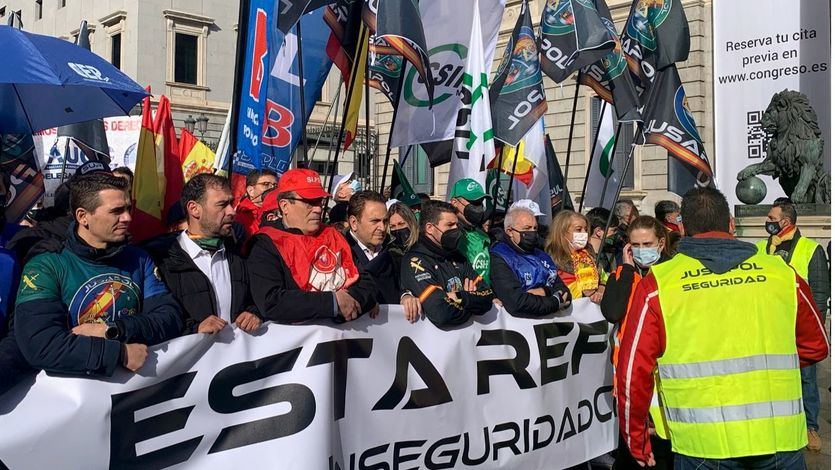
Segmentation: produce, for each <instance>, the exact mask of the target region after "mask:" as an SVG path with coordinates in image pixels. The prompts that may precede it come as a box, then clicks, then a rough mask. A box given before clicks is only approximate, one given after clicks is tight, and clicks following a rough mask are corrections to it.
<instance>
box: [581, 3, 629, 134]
mask: <svg viewBox="0 0 835 470" xmlns="http://www.w3.org/2000/svg"><path fill="white" fill-rule="evenodd" d="M597 9H598V12H599V13H600V20H601V21H603V24H604V25H605V26H606V29H608V30H609V36H610V37H611V39H612V41H614V42H615V47H614V49H612V50H610V51H609V52H608V53H607V54H606V55H605V56H604V57H603V58H602V59H600V60H599V61H597V62H595V63H593V64H590V65H588V66H587V67H585V68H584V69H583V70H582V71H581V73H580V83H582V84H584V85H587V86H589V87H591V88H592V89H593V90H594V92H595V93H597V95H598V96H600V97H601V98H603V99H604V100H606V101H607V102H609V103H611V104H614V106H615V112H616V114H617V116H618V121H622V122H630V121H640V120H641V115H640V113H639V112H638V108H640V105H639V101H638V93H637V91H636V90H635V84H634V83H632V78H631V77H630V76H629V71H628V67H627V62H626V57H625V56H624V54H623V49H622V47H621V43H620V38H619V37H618V32H617V30H616V29H615V23H614V22H612V14H611V13H610V12H609V7H607V6H606V2H605V1H603V0H599V1H597Z"/></svg>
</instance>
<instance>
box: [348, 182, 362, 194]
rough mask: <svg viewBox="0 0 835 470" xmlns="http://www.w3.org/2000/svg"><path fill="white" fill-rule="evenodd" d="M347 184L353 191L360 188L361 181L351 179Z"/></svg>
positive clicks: (357, 190)
mask: <svg viewBox="0 0 835 470" xmlns="http://www.w3.org/2000/svg"><path fill="white" fill-rule="evenodd" d="M349 186H350V187H351V191H353V192H355V193H356V192H359V191H360V190H361V189H362V183H360V181H359V180H353V181H351V184H350V185H349Z"/></svg>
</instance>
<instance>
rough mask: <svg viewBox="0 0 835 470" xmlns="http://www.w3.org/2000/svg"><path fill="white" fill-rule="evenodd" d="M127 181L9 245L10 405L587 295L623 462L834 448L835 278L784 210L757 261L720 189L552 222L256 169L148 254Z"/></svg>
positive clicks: (107, 179) (94, 186) (198, 186)
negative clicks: (166, 347)
mask: <svg viewBox="0 0 835 470" xmlns="http://www.w3.org/2000/svg"><path fill="white" fill-rule="evenodd" d="M131 180H132V174H131V173H130V170H128V169H126V168H125V169H117V170H113V171H112V172H111V171H110V170H109V169H107V168H106V167H104V166H102V165H100V164H99V165H95V164H88V165H85V166H83V167H81V168H80V169H79V172H78V173H77V174H76V175H75V176H73V177H72V178H71V179H70V180H69V181H67V182H66V183H65V184H63V185H62V186H61V187H60V188H59V190H58V191H57V192H56V202H55V206H54V207H52V208H50V209H49V211H48V212H49V216H48V217H46V216H42V217H40V218H39V219H40V220H38V221H37V223H35V224H34V226H33V227H28V228H21V227H18V226H15V227H7V229H6V230H5V231H4V236H3V242H4V248H3V249H2V251H0V263H2V264H3V265H4V266H5V267H6V269H3V270H2V273H0V276H2V277H3V279H2V285H0V299H2V300H1V301H0V309H2V310H3V311H2V314H3V316H4V321H3V325H4V326H7V328H5V329H4V330H5V331H4V332H3V338H2V341H0V393H2V392H3V391H5V390H8V389H9V388H11V387H12V386H13V385H14V384H16V383H18V382H20V381H21V380H23V379H25V378H26V377H29V376H31V375H32V374H34V373H35V372H37V371H38V370H45V371H47V372H53V373H60V374H69V375H79V376H91V377H108V376H111V375H112V374H113V373H114V371H115V370H117V369H118V368H120V367H121V368H125V369H127V370H130V371H137V370H138V369H140V368H141V367H142V366H143V364H144V362H145V360H146V358H147V355H148V350H147V348H148V346H153V345H155V344H158V343H161V342H164V341H167V340H170V339H172V338H176V337H178V336H182V335H188V334H195V333H199V334H216V333H218V332H219V331H221V330H223V329H224V328H227V327H231V326H232V325H234V326H235V327H237V328H239V329H241V330H243V331H244V332H246V333H254V332H256V331H257V330H258V329H259V328H261V327H262V324H263V323H264V322H268V321H271V322H277V323H281V324H288V325H289V324H294V323H299V322H305V321H309V320H331V321H334V322H340V323H341V322H348V321H353V320H355V319H357V318H359V317H361V316H363V315H366V314H367V315H371V316H376V315H378V314H379V310H380V309H379V306H380V305H385V304H399V305H401V306H402V307H403V312H404V314H405V316H406V318H407V319H408V321H410V322H415V321H417V320H418V319H420V318H421V317H425V318H426V319H428V320H429V321H431V322H432V323H433V324H435V325H436V326H437V327H439V328H445V327H450V326H454V325H461V324H465V323H467V322H468V320H470V318H471V317H472V316H473V315H482V314H484V313H486V312H487V311H489V310H490V309H491V308H493V306H494V305H497V306H501V307H503V308H504V310H505V311H506V312H507V313H508V314H510V315H514V316H520V317H528V318H536V317H544V316H548V315H552V314H555V313H557V312H560V311H564V310H566V309H568V308H569V306H570V305H571V303H572V301H573V300H576V299H579V298H582V297H588V298H589V300H590V301H591V302H594V303H596V304H599V305H600V308H601V310H602V312H603V315H604V317H605V318H606V319H607V320H608V321H610V322H611V323H613V324H615V325H616V327H615V332H616V334H615V353H614V355H613V358H612V360H613V363H614V364H615V369H616V375H615V384H616V385H615V395H616V397H617V401H618V408H619V417H620V423H621V436H622V438H621V445H620V447H619V451H618V452H617V456H616V457H615V466H616V468H632V467H635V466H644V465H658V466H663V467H666V468H672V452H673V450H675V451H676V453H677V454H684V455H686V456H690V457H692V458H697V457H698V458H702V459H731V458H736V457H741V456H756V455H774V456H777V457H775V458H778V457H779V458H782V459H784V460H781V462H783V463H785V464H786V466H782V465H778V467H779V468H795V467H791V465H789V463H790V461H792V460H791V459H793V458H795V456H794V455H795V454H793V452H794V453H797V452H799V449H801V448H803V447H804V446H805V445H806V443H807V440H808V446H809V448H810V449H812V450H819V449H820V438H819V436H818V434H817V429H818V425H817V415H818V408H819V406H820V404H819V401H820V400H819V397H818V395H817V385H816V377H815V366H814V363H815V362H818V361H820V360H822V359H823V358H825V357H826V355H827V354H828V343H827V339H826V334H825V331H824V329H823V327H822V323H823V314H824V313H825V312H826V309H827V304H828V299H829V294H830V283H829V265H828V261H827V256H826V254H825V252H824V250H823V248H822V247H821V246H819V245H818V244H817V243H815V242H814V241H812V240H810V239H808V238H806V237H803V236H802V235H801V233H800V230H799V229H798V228H797V211H796V209H795V207H794V205H793V204H792V203H791V202H790V201H788V200H785V199H783V200H778V201H776V202H775V203H774V206H773V208H772V209H771V211H770V212H769V214H768V217H767V220H765V221H763V222H764V226H765V228H766V230H767V231H768V233H769V234H770V237H769V238H768V239H767V240H763V241H762V242H761V243H759V244H758V245H757V246H755V245H753V244H750V243H746V242H743V241H739V240H736V239H735V238H734V235H733V234H734V221H733V218H732V217H730V212H729V208H728V203H727V201H726V200H725V198H724V196H723V195H722V194H721V193H720V192H718V191H717V190H715V189H709V188H703V189H694V190H692V191H690V192H689V193H688V194H687V195H685V196H684V198H683V200H682V203H681V206H679V204H677V203H676V202H674V201H661V202H659V203H657V204H656V205H655V207H654V208H652V209H654V214H655V216H654V217H652V216H649V215H640V214H639V211H638V209H637V207H636V206H635V204H634V203H633V202H632V201H630V200H621V201H618V202H617V203H616V204H615V206H614V208H613V210H611V211H610V210H609V209H607V208H602V207H598V208H593V209H591V210H589V211H587V212H586V213H585V214H581V213H578V212H574V211H571V210H560V211H558V212H556V213H555V214H549V215H551V216H553V220H551V218H552V217H548V216H546V214H544V213H543V212H542V208H541V207H539V206H538V205H537V204H536V203H535V202H533V201H531V200H519V201H516V202H514V203H513V204H512V205H510V206H509V207H507V208H506V209H505V208H495V209H493V210H490V211H488V210H487V207H488V204H486V203H487V200H488V199H489V195H488V194H486V193H485V191H484V188H483V187H482V186H481V184H479V183H478V182H477V181H475V180H473V179H469V178H465V179H461V180H459V181H457V182H455V183H454V185H453V187H452V189H451V192H450V201H449V202H445V201H439V200H429V198H428V197H412V198H410V199H409V200H407V201H399V200H395V199H387V198H386V197H384V196H383V195H382V194H380V193H378V192H375V191H371V190H363V189H362V188H361V186H360V185H359V184H358V183H357V181H356V180H350V181H344V182H340V183H339V184H337V186H336V188H335V190H334V191H333V192H334V194H330V193H328V192H327V191H326V190H325V189H324V188H323V185H322V182H321V180H320V177H319V175H318V174H317V173H316V172H315V171H313V170H310V169H292V170H289V171H287V172H286V173H284V174H283V175H281V177H278V175H276V174H275V173H273V172H271V171H269V170H256V171H253V172H252V173H250V174H249V175H248V176H247V178H246V189H245V195H244V196H243V197H242V198H241V199H239V200H236V198H235V196H234V195H233V189H232V186H231V184H230V182H229V180H228V179H226V178H223V177H220V176H217V175H213V174H200V175H197V176H195V177H193V178H192V179H191V180H189V181H188V182H187V183H186V185H185V188H184V189H183V192H182V197H181V199H180V202H179V203H178V204H177V205H176V207H174V208H172V209H171V210H170V211H169V217H168V221H167V222H168V224H169V226H170V233H167V234H163V235H160V236H159V237H156V238H153V239H151V240H146V241H143V242H142V243H139V244H134V243H131V236H130V233H129V229H128V228H129V225H130V222H131V196H130V188H131ZM4 183H5V185H4V187H3V188H0V189H2V191H0V197H2V194H5V193H6V192H7V191H6V189H7V188H8V179H7V180H6V181H4ZM329 201H332V202H335V205H334V206H333V207H332V208H331V209H330V210H329V211H326V206H327V204H328V202H329ZM0 206H2V205H0ZM489 206H490V207H492V205H489ZM546 210H548V209H546ZM548 220H551V221H550V223H546V221H548ZM11 232H15V233H11ZM775 255H776V256H775ZM749 271H750V272H749ZM718 286H724V287H727V288H729V289H738V291H733V292H737V293H738V294H739V295H737V294H733V295H728V293H729V292H731V291H725V292H724V294H720V293H713V292H714V291H712V290H711V288H712V287H718ZM810 286H811V288H810ZM662 312H663V314H662ZM717 328H719V329H721V330H722V331H717ZM723 334H725V335H726V337H725V336H722V335H723ZM723 338H725V339H723ZM717 351H718V352H717ZM716 354H719V356H716ZM720 356H721V357H720ZM748 357H751V358H754V359H751V360H743V361H742V362H739V361H737V362H736V363H735V362H733V361H734V360H736V359H735V358H737V359H738V358H743V359H744V358H748ZM783 357H793V358H794V359H793V360H788V363H787V364H788V365H786V364H784V363H782V362H780V360H781V359H780V358H783ZM759 358H765V359H763V361H764V362H763V363H762V364H760V362H759V360H760V359H759ZM746 361H747V362H746ZM743 363H744V364H743ZM728 364H731V365H728ZM752 364H753V365H752ZM720 366H722V367H725V366H727V367H731V366H734V367H736V366H739V367H743V368H744V367H749V368H748V369H744V371H743V372H744V373H737V372H739V371H736V370H734V371H731V370H730V369H723V368H722V367H720ZM712 367H713V368H712ZM798 369H799V372H798ZM729 377H730V378H729ZM801 381H802V402H803V406H802V408H800V409H799V410H798V409H796V407H792V406H793V405H794V404H796V403H797V402H798V400H800V399H801ZM711 387H712V388H711ZM656 389H658V390H656ZM654 390H655V391H654ZM694 390H701V392H702V393H696V392H695V391H694ZM662 391H663V393H658V392H662ZM659 395H662V398H661V400H662V401H663V402H664V406H659V405H658V401H657V400H656V399H658V398H659ZM751 395H755V396H751ZM772 401H774V402H775V403H776V402H777V401H780V403H790V404H792V406H790V407H789V410H788V411H786V410H782V409H780V410H778V411H779V412H774V413H771V414H769V415H768V416H769V419H763V418H764V417H765V415H763V416H760V415H757V414H756V413H753V414H751V410H754V411H757V410H759V411H761V410H762V406H761V407H759V408H757V407H754V406H753V405H752V406H751V407H747V406H748V405H746V404H748V403H753V404H760V405H763V404H765V405H768V406H770V405H769V403H771V402H772ZM768 406H766V408H768ZM772 408H773V407H772ZM716 410H719V411H716ZM783 411H785V412H783ZM676 413H677V414H676ZM746 413H747V414H746ZM722 420H726V421H727V422H722ZM740 422H742V423H745V424H744V425H742V424H739V423H740ZM801 431H802V432H801ZM670 436H673V439H674V444H675V445H674V446H672V447H671V444H670V441H669V440H668V439H669V438H670ZM717 449H718V450H717ZM783 454H785V455H783ZM786 462H789V463H786ZM677 468H678V467H677ZM683 468H690V467H683ZM693 468H695V466H694V467H693ZM797 468H800V467H797Z"/></svg>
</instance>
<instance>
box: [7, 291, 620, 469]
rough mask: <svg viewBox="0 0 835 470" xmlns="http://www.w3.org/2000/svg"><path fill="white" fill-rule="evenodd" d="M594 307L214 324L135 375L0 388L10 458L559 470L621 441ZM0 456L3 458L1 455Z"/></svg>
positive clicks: (37, 462)
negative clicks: (462, 321) (529, 315)
mask: <svg viewBox="0 0 835 470" xmlns="http://www.w3.org/2000/svg"><path fill="white" fill-rule="evenodd" d="M609 329H610V328H609V324H608V323H607V322H606V321H605V320H604V319H603V317H602V315H601V314H600V310H599V308H598V307H597V306H595V305H593V304H591V303H589V302H588V301H587V300H580V301H575V302H574V306H573V312H572V313H571V314H570V315H568V314H561V315H557V316H553V317H550V318H546V319H522V318H514V317H511V316H509V315H508V314H507V313H506V312H504V311H503V310H501V311H499V310H496V309H494V310H492V311H491V312H489V313H487V314H486V315H484V316H483V317H477V318H475V319H474V321H473V322H472V323H471V324H469V325H466V326H463V327H460V328H455V329H451V330H441V329H438V328H436V327H435V326H433V325H432V324H431V323H429V322H428V321H427V320H421V321H419V322H417V323H416V324H409V323H408V322H407V321H406V320H405V319H404V318H403V312H402V309H401V308H400V307H399V306H382V307H381V313H380V316H379V317H377V318H376V319H371V318H368V317H364V318H361V319H359V320H357V321H354V322H351V323H349V324H345V325H334V324H307V325H293V326H287V325H278V324H269V325H268V326H267V327H264V328H262V330H263V331H261V332H260V333H259V334H256V335H254V336H250V335H248V334H246V333H243V332H241V331H240V330H233V329H231V328H227V329H225V330H224V331H223V332H221V333H219V334H218V335H217V336H214V337H212V336H206V335H200V334H197V335H191V336H187V337H184V338H179V339H176V340H173V341H170V342H168V343H166V344H163V345H160V346H158V347H155V348H153V349H152V352H151V353H150V354H149V358H148V362H147V363H146V365H145V366H144V367H143V368H142V369H141V370H140V371H139V373H138V374H135V375H134V374H128V373H126V372H122V371H120V372H118V373H117V374H116V376H114V377H113V378H111V379H108V380H96V379H87V378H67V377H53V376H49V375H47V374H44V373H41V374H40V375H38V376H37V378H36V379H35V381H34V384H31V383H30V384H24V385H22V386H19V387H18V388H16V389H14V390H12V391H10V392H9V393H7V394H6V395H4V396H2V397H0V461H2V463H3V464H5V465H6V466H8V467H9V468H13V469H29V468H31V469H43V468H107V467H110V468H142V469H153V468H164V467H169V466H174V465H179V466H180V468H200V469H214V468H217V469H229V468H254V466H261V467H270V468H282V469H316V470H322V469H328V470H335V469H341V470H346V469H356V470H359V469H372V468H373V469H379V470H384V469H385V470H394V469H398V468H400V469H403V468H432V469H452V468H455V469H460V468H485V469H487V468H489V469H493V468H519V469H528V470H530V469H556V468H562V467H568V466H572V465H575V464H578V463H581V462H585V461H587V460H589V459H591V458H593V457H596V456H598V455H601V454H603V453H605V452H608V451H610V450H611V449H613V448H614V447H615V446H616V436H617V424H616V422H617V418H616V417H615V412H614V411H613V404H612V393H611V390H612V385H611V384H612V365H611V362H610V360H609V354H610V350H609ZM0 467H2V465H0Z"/></svg>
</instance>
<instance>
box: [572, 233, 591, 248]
mask: <svg viewBox="0 0 835 470" xmlns="http://www.w3.org/2000/svg"><path fill="white" fill-rule="evenodd" d="M588 243H589V234H588V233H586V232H574V233H572V234H571V242H570V244H571V248H572V249H574V250H580V249H582V248H585V247H586V245H587V244H588Z"/></svg>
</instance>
